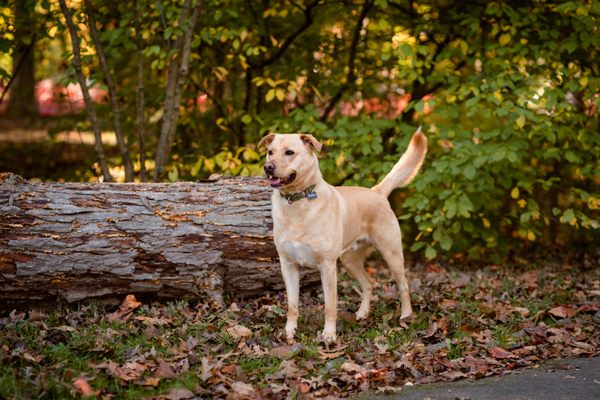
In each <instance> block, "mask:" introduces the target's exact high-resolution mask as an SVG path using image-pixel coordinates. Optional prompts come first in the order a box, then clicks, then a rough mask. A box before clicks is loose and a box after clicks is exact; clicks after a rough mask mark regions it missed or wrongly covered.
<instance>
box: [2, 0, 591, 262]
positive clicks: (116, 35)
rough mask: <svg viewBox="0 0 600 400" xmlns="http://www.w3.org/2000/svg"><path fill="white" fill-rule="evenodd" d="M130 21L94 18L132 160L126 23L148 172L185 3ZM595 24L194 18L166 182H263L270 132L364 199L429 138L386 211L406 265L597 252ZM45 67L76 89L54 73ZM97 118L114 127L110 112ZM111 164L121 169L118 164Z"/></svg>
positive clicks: (279, 9) (533, 9) (90, 51)
mask: <svg viewBox="0 0 600 400" xmlns="http://www.w3.org/2000/svg"><path fill="white" fill-rule="evenodd" d="M135 3H136V5H137V8H132V7H131V6H130V4H129V3H123V2H117V1H114V0H94V1H92V2H91V4H92V7H93V11H94V13H95V15H96V18H97V20H98V27H99V29H100V33H101V40H102V43H103V45H104V46H103V47H104V50H105V52H106V54H107V58H108V60H109V64H110V66H111V67H112V73H113V75H114V76H113V78H114V80H115V82H116V86H117V92H118V97H119V103H120V106H121V107H122V113H121V114H122V116H123V119H124V120H123V130H124V132H126V133H127V135H128V146H129V150H130V151H131V152H133V154H138V155H137V156H135V157H133V158H134V160H135V159H138V160H139V159H140V154H139V149H140V146H141V145H140V143H138V140H137V138H136V135H135V132H136V129H137V125H136V110H135V104H136V101H135V99H136V95H137V93H138V91H139V89H140V88H139V87H138V85H137V83H136V81H135V79H133V78H132V77H134V76H136V74H137V68H138V67H139V65H138V63H137V61H138V60H139V58H138V53H137V48H136V45H137V41H136V36H135V34H136V31H137V30H136V29H135V27H136V22H137V23H138V24H139V27H140V29H139V31H140V44H141V57H142V61H143V64H144V71H143V77H144V80H143V83H144V87H143V89H144V93H145V103H144V113H145V124H146V141H147V144H148V145H147V146H146V148H145V149H146V150H145V151H144V155H145V156H147V157H148V158H149V159H151V158H152V157H153V153H154V149H155V147H156V145H157V143H158V137H159V134H160V122H161V121H162V119H163V116H164V115H165V111H164V104H165V87H166V85H167V76H168V71H169V65H170V61H171V60H172V59H174V58H176V57H177V56H178V55H179V54H178V48H177V46H175V44H176V43H177V41H178V40H179V39H181V38H182V37H183V36H184V34H185V29H186V24H183V25H182V24H181V23H180V18H181V14H182V12H183V11H182V10H184V4H186V2H185V1H184V0H164V1H152V2H147V1H142V0H137V1H136V2H135ZM194 4H195V3H194ZM71 6H72V8H73V11H74V12H75V18H76V20H77V22H79V24H80V25H79V26H80V27H81V36H82V37H81V39H82V41H83V45H82V49H83V52H84V67H85V70H86V72H87V74H88V76H89V78H90V79H91V81H92V82H103V81H104V80H105V77H104V76H103V74H102V70H101V69H100V68H99V62H98V57H97V55H96V53H95V50H94V46H93V45H92V43H91V39H90V37H89V33H88V31H87V30H86V29H85V26H86V24H88V20H87V19H86V18H85V14H84V12H83V11H84V10H83V7H82V6H81V3H79V2H72V3H71ZM135 9H137V10H138V13H137V14H136V13H135V12H134V10H135ZM1 11H2V18H4V19H5V20H10V18H9V16H7V15H8V13H7V9H5V8H4V9H2V10H1ZM38 11H39V12H40V13H42V14H43V15H44V21H45V22H44V26H45V27H47V29H45V31H47V32H48V36H49V37H50V38H44V39H43V41H42V42H41V43H42V45H43V46H44V47H49V43H53V45H54V46H55V45H56V43H57V42H59V43H64V42H68V40H66V37H65V29H64V21H63V17H62V16H61V15H60V13H59V12H58V8H57V6H56V5H55V4H53V3H52V2H46V1H42V2H40V3H39V6H38ZM599 16H600V2H598V1H597V0H588V1H552V0H538V1H531V2H518V1H492V2H487V1H485V2H484V1H470V2H458V3H457V2H450V1H445V0H442V1H424V2H418V3H417V2H412V1H386V0H377V1H373V0H365V1H361V2H355V3H348V2H345V1H337V0H334V1H319V0H312V1H305V2H294V1H283V2H247V1H242V0H206V1H203V2H202V4H201V9H200V15H199V17H198V18H199V19H198V23H197V27H196V29H195V30H194V32H193V37H192V43H191V49H192V52H191V59H190V66H189V76H188V79H187V80H186V81H185V83H184V85H183V93H182V102H181V105H182V106H181V107H180V108H179V114H180V115H179V120H178V126H177V134H176V135H175V137H174V147H173V151H172V153H171V158H170V160H169V164H168V165H167V166H166V169H165V171H166V172H165V174H164V175H162V178H163V179H170V180H178V179H203V178H206V177H208V176H209V175H210V174H213V173H226V174H234V175H248V174H260V173H261V171H260V162H261V161H260V156H259V154H258V152H257V151H258V150H257V149H256V148H255V147H254V143H256V142H257V141H258V140H259V139H260V137H261V136H262V135H263V134H264V133H265V132H268V131H280V132H293V131H304V132H309V133H314V134H315V135H317V137H319V138H320V139H322V140H323V141H324V142H325V143H326V144H327V146H326V147H327V151H326V153H325V154H324V156H323V157H322V161H321V163H322V168H323V170H324V175H325V176H326V178H327V179H328V180H329V181H330V182H331V183H334V184H362V185H366V186H369V185H372V184H374V183H375V182H376V181H377V180H378V179H380V177H381V176H382V175H384V174H385V173H386V172H387V171H388V170H389V168H390V167H391V165H393V163H394V162H395V160H396V159H397V157H398V156H399V155H400V154H401V153H402V152H403V151H404V148H405V145H406V143H407V142H408V139H409V137H410V135H411V134H412V132H413V131H414V130H415V127H416V126H418V125H423V127H424V131H425V132H426V133H427V134H428V136H429V145H430V150H429V154H428V158H427V160H426V163H425V165H424V168H423V171H422V172H421V174H420V175H419V176H418V178H417V180H416V181H415V183H414V185H413V186H412V187H411V189H410V190H409V191H408V192H403V193H399V194H395V195H394V196H393V197H394V198H393V202H394V204H395V207H396V208H397V211H398V214H399V215H401V218H402V219H403V220H405V221H406V223H404V224H403V229H404V230H405V231H406V232H407V233H408V236H409V239H410V241H411V242H412V241H414V244H413V245H411V248H412V250H413V251H422V252H423V253H424V254H425V255H426V256H427V257H429V258H433V257H436V256H437V255H441V254H448V253H463V254H469V255H470V256H471V257H481V256H482V255H485V254H488V253H490V252H492V253H500V254H501V253H506V252H508V251H519V249H527V248H528V247H529V246H530V245H536V244H541V245H544V246H554V245H570V246H576V245H580V244H581V245H583V244H586V243H588V244H589V243H597V242H598V239H599V237H600V236H599V233H598V232H599V229H600V228H599V222H598V208H599V207H600V192H599V190H598V187H599V183H600V176H599V175H600V172H599V169H598V162H597V159H598V155H599V154H600V137H599V136H598V135H597V134H595V133H594V132H598V103H599V102H600V94H599V93H598V87H600V64H599V63H598V60H599V59H600V57H598V48H599V44H600V43H599V41H600V39H599V38H600V35H599V34H598V33H599V32H598V26H600V24H598V18H599ZM2 40H3V42H2V43H0V44H2V45H3V46H6V43H8V42H7V41H9V40H10V35H9V36H6V35H5V36H3V37H2ZM5 42H6V43H5ZM39 51H41V50H39ZM70 55H71V51H70V49H68V48H65V59H67V58H69V57H70ZM39 58H41V59H42V60H46V59H47V58H48V55H47V54H45V53H42V55H41V57H39ZM47 64H48V63H47V62H46V64H44V65H45V67H44V68H43V71H47V72H46V73H47V74H50V73H52V74H60V76H62V77H63V78H64V79H66V80H69V81H72V80H73V77H72V73H71V69H70V68H67V67H66V65H64V64H63V65H62V70H61V71H58V72H57V71H56V67H52V68H50V67H49V66H48V65H47ZM51 64H55V63H51ZM100 112H101V113H102V119H103V121H105V124H108V123H109V121H110V119H111V118H110V113H111V110H110V108H109V107H107V106H103V107H101V109H100ZM84 129H85V127H84ZM107 129H109V130H110V129H111V128H107ZM109 161H110V162H111V163H112V164H113V170H115V169H116V168H122V167H120V165H121V163H122V162H121V157H119V156H113V157H112V158H111V159H110V160H109ZM146 165H147V167H148V168H149V169H152V168H153V166H154V164H153V163H152V162H151V161H149V162H147V163H146ZM136 166H137V167H136V170H137V171H139V170H140V162H139V161H138V162H137V163H136Z"/></svg>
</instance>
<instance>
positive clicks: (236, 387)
mask: <svg viewBox="0 0 600 400" xmlns="http://www.w3.org/2000/svg"><path fill="white" fill-rule="evenodd" d="M231 390H232V391H233V393H234V394H235V398H237V399H239V398H244V399H248V398H254V394H255V390H254V388H253V387H252V385H249V384H247V383H244V382H233V383H232V384H231Z"/></svg>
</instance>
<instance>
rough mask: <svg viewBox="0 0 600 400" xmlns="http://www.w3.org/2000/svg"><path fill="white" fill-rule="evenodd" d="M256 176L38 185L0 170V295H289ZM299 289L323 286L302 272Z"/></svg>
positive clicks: (266, 199)
mask: <svg viewBox="0 0 600 400" xmlns="http://www.w3.org/2000/svg"><path fill="white" fill-rule="evenodd" d="M270 193H271V191H270V189H269V188H268V186H267V185H266V183H265V182H264V181H263V180H261V179H259V178H219V179H216V180H212V181H206V182H178V183H141V184H140V183H138V184H117V183H32V182H28V181H25V180H23V179H22V178H20V177H19V176H17V175H14V174H6V173H5V174H0V299H1V300H2V304H4V306H9V307H12V306H14V305H15V304H18V303H33V302H40V301H42V302H43V301H54V300H56V299H57V298H64V299H66V300H67V301H68V302H74V301H79V300H83V299H89V298H99V297H100V298H102V297H115V296H119V297H122V296H121V295H125V294H129V293H133V294H138V295H142V296H144V295H145V296H146V297H148V296H150V297H165V298H177V297H182V296H185V297H188V298H189V297H191V298H197V297H208V298H210V299H211V300H213V301H215V302H216V303H222V296H223V294H224V293H230V294H232V295H235V296H238V295H243V296H245V295H256V294H259V293H263V292H265V291H279V290H283V280H282V278H281V273H280V271H279V266H278V260H277V252H276V250H275V247H274V244H273V237H272V221H271V213H270V208H271V207H270ZM304 273H305V276H303V283H312V282H315V281H318V279H319V278H318V275H317V273H316V272H315V271H304Z"/></svg>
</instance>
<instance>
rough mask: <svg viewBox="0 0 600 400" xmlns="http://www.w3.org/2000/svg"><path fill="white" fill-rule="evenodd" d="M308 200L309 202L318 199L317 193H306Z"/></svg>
mask: <svg viewBox="0 0 600 400" xmlns="http://www.w3.org/2000/svg"><path fill="white" fill-rule="evenodd" d="M306 198H307V199H309V200H314V199H316V198H317V192H313V191H310V192H308V193H306Z"/></svg>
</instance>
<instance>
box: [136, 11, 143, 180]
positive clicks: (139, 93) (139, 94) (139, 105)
mask: <svg viewBox="0 0 600 400" xmlns="http://www.w3.org/2000/svg"><path fill="white" fill-rule="evenodd" d="M133 20H134V25H135V47H136V57H137V67H138V68H137V73H138V74H137V87H136V92H135V94H136V96H135V107H136V115H137V118H136V125H137V136H138V142H139V146H140V180H141V181H142V182H145V181H146V145H145V140H144V136H145V135H146V132H145V127H144V121H145V117H144V103H145V101H144V58H143V55H142V36H141V33H140V32H141V27H140V16H139V14H138V0H134V2H133Z"/></svg>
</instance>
